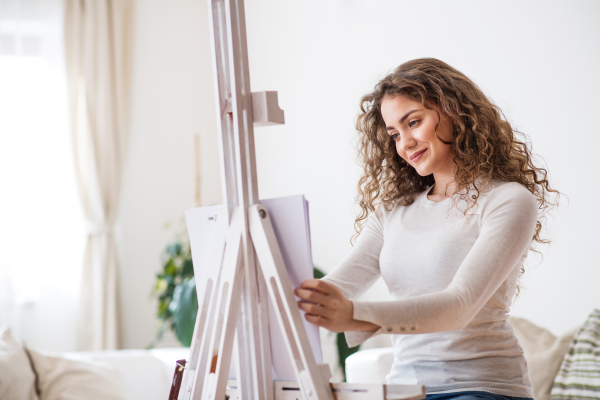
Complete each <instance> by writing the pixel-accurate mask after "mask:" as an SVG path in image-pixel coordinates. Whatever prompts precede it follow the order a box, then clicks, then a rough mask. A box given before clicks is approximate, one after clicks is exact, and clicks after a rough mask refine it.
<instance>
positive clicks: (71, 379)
mask: <svg viewBox="0 0 600 400" xmlns="http://www.w3.org/2000/svg"><path fill="white" fill-rule="evenodd" d="M28 352H29V354H30V356H31V360H32V362H33V366H34V368H35V371H37V374H38V377H39V389H40V394H41V396H40V397H41V400H81V399H86V400H127V399H128V397H127V395H126V393H125V388H124V386H123V384H122V382H121V378H120V377H119V375H118V373H117V372H116V371H115V370H114V369H112V368H110V367H109V366H107V365H104V364H102V363H98V362H95V361H93V360H91V359H89V360H85V361H77V360H71V359H68V358H63V357H54V356H51V355H47V354H42V353H38V352H36V351H34V350H31V349H28Z"/></svg>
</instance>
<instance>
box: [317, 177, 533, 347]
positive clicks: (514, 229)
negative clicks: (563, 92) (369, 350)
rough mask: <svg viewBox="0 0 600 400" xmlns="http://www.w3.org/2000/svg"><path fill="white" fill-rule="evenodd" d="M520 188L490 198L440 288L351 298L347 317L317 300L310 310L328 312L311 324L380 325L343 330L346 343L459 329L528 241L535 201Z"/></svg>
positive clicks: (515, 261) (329, 326)
mask: <svg viewBox="0 0 600 400" xmlns="http://www.w3.org/2000/svg"><path fill="white" fill-rule="evenodd" d="M519 189H520V190H509V191H506V193H504V194H503V195H501V196H497V197H496V198H494V199H493V200H492V199H490V202H489V203H488V205H487V207H486V209H485V211H484V213H483V215H482V226H481V231H480V234H479V237H478V239H477V241H476V242H475V244H474V245H473V247H472V248H471V250H470V251H469V254H468V255H467V257H466V258H465V259H464V261H463V262H462V264H461V266H460V267H459V269H458V271H457V273H456V275H455V276H454V278H453V280H452V282H451V284H450V285H449V286H448V288H446V289H445V290H442V291H440V292H436V293H430V294H425V295H421V296H415V297H412V298H408V299H401V300H394V301H386V302H361V301H355V302H353V307H352V316H351V319H350V317H349V316H348V314H347V313H345V314H338V313H337V311H336V310H335V309H331V308H330V306H329V305H328V304H320V305H321V307H322V308H314V307H312V308H311V311H312V312H315V313H318V312H319V311H322V312H323V313H328V314H322V315H321V318H319V319H316V320H315V323H317V324H319V323H324V324H327V326H325V325H321V326H324V327H326V328H327V329H330V330H336V329H338V328H340V327H344V328H348V327H352V326H354V327H356V326H358V325H356V324H355V323H354V322H353V321H366V322H370V323H372V324H373V325H376V326H379V327H380V328H379V329H378V330H377V331H375V332H373V333H371V334H363V333H361V334H354V335H352V334H350V335H349V334H347V335H346V338H347V340H348V342H349V345H351V346H352V345H356V344H358V343H361V342H362V341H364V340H366V339H367V338H368V337H370V336H374V335H376V334H379V333H400V334H403V333H407V334H414V333H430V332H439V331H446V330H456V329H462V328H464V327H465V326H466V325H467V324H468V323H469V322H470V321H471V320H472V319H473V318H474V317H475V315H476V314H477V313H478V312H479V311H480V310H481V308H482V307H483V306H484V305H485V303H486V302H487V301H488V300H489V298H490V297H491V296H492V295H493V294H494V293H495V292H496V291H497V290H498V288H499V287H500V285H501V284H502V283H503V282H504V281H505V280H506V278H507V277H508V275H509V274H510V273H511V271H512V270H513V269H514V268H518V267H519V266H518V265H517V264H518V263H519V261H520V259H521V257H522V256H523V254H525V253H526V251H527V249H528V248H529V246H530V244H531V240H532V238H533V234H534V230H535V224H536V221H537V210H538V207H537V201H536V199H535V197H534V196H533V195H531V193H529V192H528V191H526V189H524V188H522V187H521V188H519ZM307 282H309V281H307ZM321 299H322V298H321ZM346 300H347V299H346ZM337 301H340V300H339V299H337ZM348 301H350V300H348ZM342 303H343V302H342ZM347 308H348V307H347V306H346V310H347ZM309 312H310V311H309ZM307 319H308V318H307ZM329 321H334V322H333V323H331V322H329ZM336 321H337V322H336ZM311 322H313V321H311ZM360 326H361V327H362V326H364V325H363V324H361V325H360ZM332 328H333V329H332ZM342 330H344V329H342Z"/></svg>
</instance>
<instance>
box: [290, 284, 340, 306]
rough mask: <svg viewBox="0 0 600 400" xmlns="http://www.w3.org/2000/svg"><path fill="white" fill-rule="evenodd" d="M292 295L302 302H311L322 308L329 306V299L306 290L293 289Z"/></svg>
mask: <svg viewBox="0 0 600 400" xmlns="http://www.w3.org/2000/svg"><path fill="white" fill-rule="evenodd" d="M294 294H295V295H296V296H298V297H300V298H301V299H303V300H306V301H311V302H313V303H317V304H320V305H322V306H329V303H330V301H331V297H330V296H328V295H325V294H322V293H319V292H315V291H312V290H308V289H300V288H297V289H294Z"/></svg>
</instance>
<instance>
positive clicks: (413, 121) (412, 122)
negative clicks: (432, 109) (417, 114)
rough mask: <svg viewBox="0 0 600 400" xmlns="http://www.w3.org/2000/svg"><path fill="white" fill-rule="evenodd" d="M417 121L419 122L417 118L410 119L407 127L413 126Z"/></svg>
mask: <svg viewBox="0 0 600 400" xmlns="http://www.w3.org/2000/svg"><path fill="white" fill-rule="evenodd" d="M417 122H419V120H418V119H414V120H412V121H410V122H409V123H408V127H409V128H412V127H413V126H415V125H416V124H417Z"/></svg>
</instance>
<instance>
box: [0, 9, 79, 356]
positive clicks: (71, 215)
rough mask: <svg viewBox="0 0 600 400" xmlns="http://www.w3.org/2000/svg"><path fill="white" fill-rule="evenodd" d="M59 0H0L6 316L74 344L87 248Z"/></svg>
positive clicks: (31, 335)
mask: <svg viewBox="0 0 600 400" xmlns="http://www.w3.org/2000/svg"><path fill="white" fill-rule="evenodd" d="M62 47H63V36H62V2H61V1H60V0H37V1H23V0H21V1H18V0H12V1H11V0H0V188H1V189H0V193H1V195H0V324H1V325H3V324H9V325H10V326H11V327H12V329H13V333H14V334H15V335H16V336H19V337H20V338H21V339H23V340H25V341H27V343H28V344H29V345H31V346H33V347H38V348H41V349H45V350H54V351H69V350H75V316H76V299H77V296H78V293H77V292H78V287H79V270H80V267H81V262H82V259H83V249H84V244H85V243H84V241H85V235H84V219H83V216H82V212H81V207H80V204H79V197H78V193H77V187H76V180H75V171H74V164H73V155H72V150H71V138H70V133H69V127H68V125H69V120H68V114H67V106H68V105H67V95H66V83H65V70H64V61H63V60H64V56H63V49H62Z"/></svg>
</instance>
